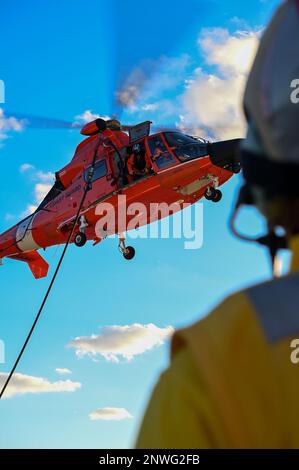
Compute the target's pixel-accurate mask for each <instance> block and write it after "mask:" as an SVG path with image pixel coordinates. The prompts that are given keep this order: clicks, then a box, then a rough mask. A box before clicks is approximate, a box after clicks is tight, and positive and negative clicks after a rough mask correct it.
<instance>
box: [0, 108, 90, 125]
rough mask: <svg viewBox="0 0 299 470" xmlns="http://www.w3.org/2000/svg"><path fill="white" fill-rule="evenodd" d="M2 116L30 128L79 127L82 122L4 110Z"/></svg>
mask: <svg viewBox="0 0 299 470" xmlns="http://www.w3.org/2000/svg"><path fill="white" fill-rule="evenodd" d="M2 118H3V119H16V120H17V121H18V122H19V123H20V125H21V126H22V127H25V128H32V129H78V128H79V129H80V128H81V127H82V126H83V124H80V123H78V122H68V121H64V120H62V119H54V118H48V117H44V116H34V115H31V114H23V113H15V112H11V111H6V110H4V111H3V115H2Z"/></svg>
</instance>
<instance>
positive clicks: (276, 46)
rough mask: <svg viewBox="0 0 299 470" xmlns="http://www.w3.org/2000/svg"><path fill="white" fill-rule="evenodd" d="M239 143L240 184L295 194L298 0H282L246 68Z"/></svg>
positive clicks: (298, 188)
mask: <svg viewBox="0 0 299 470" xmlns="http://www.w3.org/2000/svg"><path fill="white" fill-rule="evenodd" d="M244 108H245V113H246V116H247V120H248V133H247V137H246V139H245V140H244V142H243V144H242V152H241V153H242V166H243V172H244V177H245V180H246V182H247V183H248V184H249V185H251V184H255V185H258V186H262V187H263V188H265V190H266V191H268V192H269V193H270V194H274V193H276V194H278V193H280V194H289V195H294V194H296V195H298V196H299V183H298V181H299V1H298V0H287V1H285V2H283V4H282V5H281V6H280V7H279V9H278V10H277V12H276V13H275V15H274V17H273V19H272V21H271V23H270V25H269V26H268V27H267V29H266V31H265V33H264V35H263V37H262V39H261V43H260V47H259V50H258V53H257V56H256V58H255V61H254V64H253V67H252V70H251V72H250V75H249V78H248V82H247V86H246V91H245V96H244Z"/></svg>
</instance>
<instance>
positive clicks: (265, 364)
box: [137, 237, 299, 449]
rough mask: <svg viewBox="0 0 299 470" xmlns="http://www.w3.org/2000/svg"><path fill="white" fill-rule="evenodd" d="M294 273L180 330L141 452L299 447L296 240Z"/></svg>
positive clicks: (240, 295) (296, 243) (146, 420)
mask: <svg viewBox="0 0 299 470" xmlns="http://www.w3.org/2000/svg"><path fill="white" fill-rule="evenodd" d="M291 248H292V251H293V260H292V268H291V273H290V274H288V275H287V276H283V277H281V278H279V279H275V280H271V281H269V282H266V283H263V284H260V285H258V286H255V287H251V288H249V289H247V290H245V291H242V292H238V293H236V294H234V295H232V296H231V297H229V298H227V299H226V300H224V302H223V303H222V304H221V305H220V306H218V307H217V308H216V309H215V310H214V311H213V312H212V313H211V314H210V315H209V316H207V317H206V318H204V319H203V320H201V321H199V322H198V323H196V324H195V325H193V326H191V327H189V328H186V329H184V330H182V331H178V332H177V333H176V334H175V335H174V338H173V341H172V360H171V365H170V367H169V368H168V369H167V370H166V371H165V372H164V373H163V374H162V376H161V378H160V380H159V382H158V384H157V386H156V388H155V390H154V392H153V395H152V398H151V400H150V404H149V406H148V409H147V411H146V414H145V417H144V421H143V424H142V426H141V430H140V434H139V437H138V441H137V447H138V448H145V449H147V448H174V449H179V448H189V449H190V448H197V449H200V448H245V447H246V448H261V447H266V448H293V447H299V430H298V427H299V364H297V365H296V364H294V363H293V362H292V361H291V359H290V355H291V352H292V349H291V347H290V342H291V340H292V339H294V338H299V271H297V270H299V237H297V238H295V239H294V240H293V242H292V247H291Z"/></svg>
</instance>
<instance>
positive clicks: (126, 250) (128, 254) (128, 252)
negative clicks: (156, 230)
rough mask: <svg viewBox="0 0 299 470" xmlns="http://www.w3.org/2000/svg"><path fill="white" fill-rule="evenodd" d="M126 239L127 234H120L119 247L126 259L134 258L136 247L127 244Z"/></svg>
mask: <svg viewBox="0 0 299 470" xmlns="http://www.w3.org/2000/svg"><path fill="white" fill-rule="evenodd" d="M125 240H126V239H125V236H124V235H123V234H120V235H119V243H118V249H119V251H120V252H121V253H122V255H123V257H124V258H125V259H127V260H130V259H133V258H134V256H135V248H133V246H126V243H125Z"/></svg>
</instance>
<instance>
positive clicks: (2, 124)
mask: <svg viewBox="0 0 299 470" xmlns="http://www.w3.org/2000/svg"><path fill="white" fill-rule="evenodd" d="M23 128H24V123H23V122H22V121H19V120H18V119H16V118H14V117H6V116H5V113H4V110H3V109H2V108H0V143H1V141H3V140H5V139H7V138H8V135H9V133H10V132H20V131H22V130H23Z"/></svg>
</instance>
